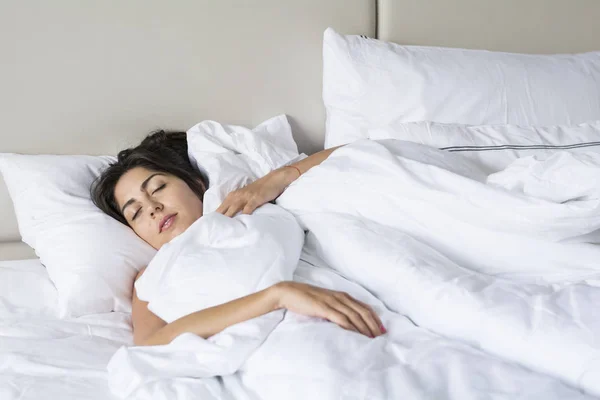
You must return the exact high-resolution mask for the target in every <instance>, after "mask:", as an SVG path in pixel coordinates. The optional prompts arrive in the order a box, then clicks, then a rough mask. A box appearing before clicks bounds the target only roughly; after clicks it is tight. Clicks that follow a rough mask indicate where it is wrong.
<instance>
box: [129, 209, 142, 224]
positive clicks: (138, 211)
mask: <svg viewBox="0 0 600 400" xmlns="http://www.w3.org/2000/svg"><path fill="white" fill-rule="evenodd" d="M141 211H142V208H141V207H140V208H138V210H137V211H136V212H135V214H133V218H131V220H132V221H135V219H136V218H137V216H138V214H139V213H140V212H141Z"/></svg>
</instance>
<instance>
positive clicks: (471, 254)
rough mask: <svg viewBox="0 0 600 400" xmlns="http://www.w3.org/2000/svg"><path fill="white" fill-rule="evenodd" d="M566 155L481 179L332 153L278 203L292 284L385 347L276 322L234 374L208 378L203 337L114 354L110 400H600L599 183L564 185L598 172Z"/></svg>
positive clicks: (329, 330)
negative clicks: (365, 314)
mask: <svg viewBox="0 0 600 400" xmlns="http://www.w3.org/2000/svg"><path fill="white" fill-rule="evenodd" d="M568 157H570V158H568ZM579 157H580V156H579V155H569V156H564V155H562V154H558V155H557V156H556V157H553V158H551V159H548V160H536V159H533V158H531V159H528V160H520V161H519V162H520V164H519V165H514V166H511V167H509V168H507V170H505V171H501V172H499V173H498V174H496V175H492V176H489V177H488V176H486V175H485V174H483V173H481V171H478V169H477V167H476V166H474V165H472V164H470V163H469V162H467V161H465V160H464V159H461V158H460V156H457V155H453V154H449V153H444V152H441V151H439V150H435V149H431V148H428V147H424V146H421V145H416V144H410V143H406V142H400V141H380V142H374V141H359V142H356V143H353V144H351V145H348V146H346V147H344V148H342V149H339V150H336V151H335V152H334V153H333V154H332V155H331V156H330V157H329V158H328V159H327V160H326V161H324V162H323V163H322V164H321V165H320V166H318V167H315V168H313V169H311V170H310V171H309V172H307V173H306V174H304V175H303V176H302V177H301V178H300V179H298V180H297V181H296V182H295V183H294V184H292V185H291V186H290V187H289V188H288V189H287V190H286V192H285V193H284V194H283V195H282V196H281V197H280V198H279V199H278V201H277V204H278V205H280V206H282V207H283V208H285V209H287V210H288V211H290V212H291V213H292V214H294V216H295V217H296V219H297V221H298V222H299V223H300V225H301V226H302V227H303V228H304V229H307V230H308V231H309V233H308V235H307V238H306V242H305V245H304V249H303V253H302V254H301V256H300V262H299V265H298V267H297V268H296V270H295V274H294V279H295V280H298V281H303V282H307V283H312V284H316V285H319V286H323V287H327V288H332V289H335V290H341V291H345V292H348V293H349V294H351V295H352V296H354V297H356V298H358V299H360V300H362V301H364V302H366V303H369V304H371V305H373V307H374V308H375V309H376V311H377V312H378V313H379V314H380V315H381V317H382V319H383V321H384V324H385V326H386V328H387V329H388V333H387V334H386V335H383V336H381V337H378V338H376V339H370V338H368V337H365V336H361V335H359V334H357V333H354V332H349V331H345V330H343V329H341V328H340V327H338V326H336V325H335V324H332V323H329V322H327V321H322V320H318V319H315V318H308V317H304V316H299V315H295V314H294V313H291V312H287V313H286V315H285V317H284V318H283V320H282V321H281V322H280V323H278V325H277V326H276V327H275V329H273V330H272V331H271V332H270V334H268V336H267V337H266V338H265V339H264V341H263V342H262V344H261V345H260V346H259V347H257V348H256V349H255V350H254V351H253V352H252V353H251V354H249V355H248V357H247V358H246V360H245V362H244V363H242V364H241V365H240V366H239V368H238V369H237V370H236V371H235V373H232V374H229V375H225V376H217V375H215V376H210V373H209V372H210V371H208V373H207V368H206V366H210V365H211V362H214V365H217V366H218V365H219V363H222V362H223V359H221V358H220V357H219V354H220V353H218V352H216V353H215V352H211V347H210V346H208V347H207V343H210V341H211V339H212V338H209V339H208V340H204V339H201V338H199V337H196V336H194V335H191V334H184V335H181V336H179V337H178V338H177V339H175V340H174V341H173V342H172V343H170V344H169V345H166V346H154V347H147V348H139V347H130V348H122V349H121V350H120V351H119V352H118V353H117V355H116V356H115V358H113V360H112V361H111V363H110V365H109V375H110V377H111V385H112V387H111V389H113V390H114V391H115V393H116V394H117V395H119V396H120V397H123V398H136V399H168V398H173V396H177V397H178V398H186V399H187V398H189V399H194V398H199V399H200V398H202V399H211V398H214V399H221V398H232V399H255V398H256V399H281V398H286V399H305V398H318V399H334V398H335V399H337V398H344V399H353V398H374V399H388V398H411V399H431V398H436V399H461V400H462V399H481V398H492V399H514V398H522V399H540V398H543V399H583V398H593V397H592V396H597V395H600V386H599V385H600V379H599V378H600V376H599V375H598V374H599V373H600V363H599V361H598V360H600V358H599V355H600V353H599V352H598V346H599V344H598V343H597V342H598V341H597V339H596V338H597V337H600V335H599V333H600V331H599V330H600V317H599V316H598V312H597V311H596V309H597V307H596V306H595V305H596V304H599V301H600V296H599V295H600V291H598V289H597V288H596V286H595V284H596V283H597V278H598V276H599V274H600V272H599V270H600V267H598V265H597V260H599V259H600V257H599V256H600V250H598V247H597V246H596V245H595V244H593V243H594V242H595V241H596V234H595V233H596V231H597V230H598V227H599V223H600V218H599V213H598V201H599V200H598V198H597V197H596V195H595V193H596V189H595V187H596V186H597V185H598V184H600V180H597V181H590V180H589V179H577V176H573V175H571V174H569V170H572V171H576V170H578V169H581V168H587V169H586V171H589V172H590V173H593V171H597V170H598V168H599V167H600V159H598V158H597V157H596V156H593V155H590V156H589V157H587V156H586V157H587V158H585V159H582V158H579ZM527 171H530V173H528V172H527ZM533 171H535V173H534V172H533ZM565 178H567V179H565ZM555 190H560V191H561V195H560V198H556V196H552V195H549V192H551V191H555ZM235 218H238V217H235ZM235 218H234V219H235ZM239 326H252V325H251V324H250V325H248V324H239ZM239 326H233V327H230V328H229V329H232V330H233V331H235V330H236V329H240V328H239ZM248 332H249V331H243V333H245V334H248ZM226 333H227V330H226V331H224V332H223V334H224V336H222V337H226ZM251 333H252V332H250V334H251ZM216 336H219V335H216ZM233 339H235V337H234V338H233ZM261 340H262V339H261ZM232 342H234V340H229V341H226V342H223V343H226V344H228V343H232ZM230 372H234V371H230ZM583 392H585V393H583Z"/></svg>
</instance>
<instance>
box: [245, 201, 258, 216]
mask: <svg viewBox="0 0 600 400" xmlns="http://www.w3.org/2000/svg"><path fill="white" fill-rule="evenodd" d="M254 210H256V207H254V205H253V204H250V203H248V204H246V206H245V207H244V209H243V210H242V214H252V213H253V212H254Z"/></svg>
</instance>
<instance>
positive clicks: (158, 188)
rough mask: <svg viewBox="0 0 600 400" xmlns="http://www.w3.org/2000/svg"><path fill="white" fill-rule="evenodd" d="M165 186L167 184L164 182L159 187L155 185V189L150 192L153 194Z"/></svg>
mask: <svg viewBox="0 0 600 400" xmlns="http://www.w3.org/2000/svg"><path fill="white" fill-rule="evenodd" d="M165 186H167V184H166V183H163V184H162V185H160V186H159V187H157V188H156V189H155V190H154V191H153V192H152V194H154V193H156V192H158V191H159V190H162V189H164V188H165Z"/></svg>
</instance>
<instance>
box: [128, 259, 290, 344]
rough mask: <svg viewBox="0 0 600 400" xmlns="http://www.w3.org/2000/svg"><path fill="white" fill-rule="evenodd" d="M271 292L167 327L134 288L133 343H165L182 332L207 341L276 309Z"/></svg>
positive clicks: (240, 300)
mask: <svg viewBox="0 0 600 400" xmlns="http://www.w3.org/2000/svg"><path fill="white" fill-rule="evenodd" d="M142 273H143V271H142V272H140V274H138V277H139V276H141V274H142ZM273 292H274V290H273V289H271V290H269V289H265V290H261V291H260V292H257V293H253V294H251V295H249V296H245V297H241V298H239V299H236V300H233V301H230V302H229V303H225V304H221V305H218V306H215V307H211V308H207V309H204V310H200V311H197V312H195V313H192V314H189V315H186V316H185V317H182V318H179V319H178V320H176V321H173V322H171V323H170V324H167V323H166V322H165V321H163V320H162V319H160V318H159V317H157V316H156V315H154V314H153V313H152V312H151V311H150V310H148V303H147V302H145V301H142V300H140V299H139V298H138V297H137V293H136V292H135V287H134V291H133V302H132V303H133V304H132V323H133V342H134V344H135V345H137V346H153V345H160V344H167V343H170V342H171V341H172V340H173V339H175V338H176V337H177V336H179V335H180V334H182V333H184V332H190V333H194V334H196V335H198V336H201V337H203V338H208V337H210V336H212V335H214V334H216V333H219V332H221V331H222V330H224V329H225V328H227V327H229V326H231V325H235V324H237V323H239V322H243V321H246V320H249V319H252V318H255V317H258V316H260V315H263V314H267V313H269V312H271V311H273V310H276V309H277V308H278V307H279V304H278V303H277V297H276V296H275V295H274V293H273Z"/></svg>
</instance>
